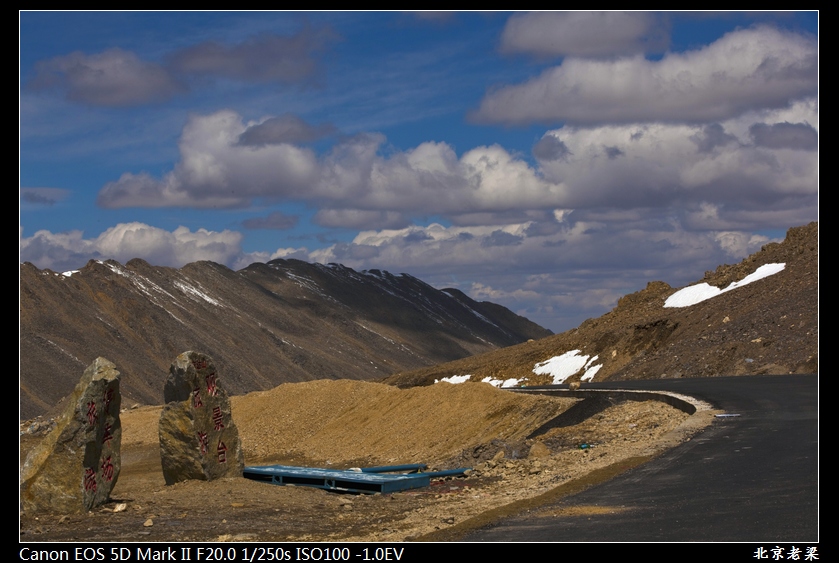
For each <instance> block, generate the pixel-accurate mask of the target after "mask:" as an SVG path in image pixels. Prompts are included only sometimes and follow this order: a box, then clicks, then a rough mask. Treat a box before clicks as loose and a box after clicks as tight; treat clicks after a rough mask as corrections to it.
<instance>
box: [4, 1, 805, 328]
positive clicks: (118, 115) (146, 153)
mask: <svg viewBox="0 0 839 563" xmlns="http://www.w3.org/2000/svg"><path fill="white" fill-rule="evenodd" d="M817 31H818V13H816V12H780V13H772V12H755V13H687V12H680V13H654V12H632V13H617V12H593V13H592V12H548V13H536V14H533V13H506V12H505V13H502V12H496V13H452V12H448V13H436V12H425V13H403V12H385V13H375V12H373V13H370V12H336V13H333V12H318V13H306V12H268V13H261V12H243V13H237V12H186V13H183V12H172V13H161V12H21V13H20V253H21V261H22V262H23V261H30V262H32V263H34V264H35V265H36V266H38V267H40V268H50V269H52V270H55V271H63V270H69V269H76V268H79V267H81V266H83V265H84V264H85V263H86V262H87V260H89V259H91V258H96V259H105V258H113V259H116V260H119V261H120V262H123V263H124V262H126V261H128V260H130V259H131V258H134V257H140V258H143V259H145V260H147V261H149V262H151V263H152V264H155V265H163V266H175V267H180V266H182V265H184V264H186V263H188V262H192V261H195V260H213V261H216V262H219V263H223V264H226V265H227V266H229V267H231V268H234V269H238V268H242V267H245V266H247V265H248V264H250V263H252V262H256V261H260V262H266V261H268V260H271V259H274V258H298V259H302V260H308V261H317V262H324V263H328V262H339V263H342V264H344V265H346V266H349V267H352V268H355V269H369V268H380V269H386V270H389V271H392V272H395V273H399V272H406V273H410V274H412V275H414V276H416V277H419V278H421V279H423V280H425V281H427V282H429V283H431V284H432V285H434V286H436V287H440V288H443V287H457V288H458V289H461V290H463V291H464V292H466V293H467V294H469V295H471V296H472V297H473V298H476V299H479V300H491V301H495V302H497V303H501V304H503V305H505V306H507V307H509V308H511V309H512V310H514V311H516V312H518V313H519V314H522V315H525V316H527V317H529V318H531V319H532V320H534V321H536V322H539V323H540V324H542V325H544V326H546V327H548V328H551V329H552V330H555V331H561V330H566V329H568V328H572V327H574V326H576V325H577V324H579V323H580V322H581V321H582V320H584V319H586V318H588V317H593V316H598V315H600V314H602V313H604V312H606V311H607V310H609V309H610V308H612V307H613V306H614V305H615V303H616V301H617V299H618V298H619V297H620V296H621V295H623V294H625V293H628V292H631V291H636V290H638V289H641V288H642V287H644V285H645V284H646V282H647V281H651V280H663V281H666V282H668V283H670V284H671V285H674V286H678V285H683V284H686V283H689V282H691V281H694V280H696V279H699V278H701V277H702V275H703V274H704V272H705V271H706V270H709V269H713V268H714V267H716V266H717V265H718V264H721V263H733V262H736V261H739V260H740V259H742V258H744V257H745V256H747V255H748V254H749V253H751V252H754V251H756V250H758V249H759V248H760V247H761V246H762V245H763V244H765V243H766V242H769V241H771V240H778V239H779V238H781V237H783V234H784V232H785V230H786V229H788V228H789V227H792V226H796V225H800V224H804V223H806V222H809V221H812V220H816V219H817V216H818V35H817Z"/></svg>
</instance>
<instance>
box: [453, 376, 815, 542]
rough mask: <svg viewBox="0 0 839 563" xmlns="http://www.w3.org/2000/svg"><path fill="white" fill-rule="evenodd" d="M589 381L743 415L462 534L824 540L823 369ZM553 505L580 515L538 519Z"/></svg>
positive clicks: (487, 537)
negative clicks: (681, 397)
mask: <svg viewBox="0 0 839 563" xmlns="http://www.w3.org/2000/svg"><path fill="white" fill-rule="evenodd" d="M587 388H595V389H647V390H666V391H674V392H677V393H683V394H685V395H691V396H693V397H696V398H698V399H702V400H704V401H706V402H708V403H711V404H712V405H714V407H716V408H719V409H723V410H725V411H726V412H727V413H737V414H740V416H739V417H732V418H718V419H715V421H714V422H713V423H712V424H711V425H710V426H709V427H707V428H706V429H705V430H703V431H701V432H700V433H698V434H696V435H695V436H694V437H693V439H692V440H690V441H688V442H685V443H683V444H680V445H679V446H677V447H675V448H673V449H671V450H669V451H667V452H665V453H664V454H662V455H661V456H659V457H658V458H656V459H654V460H652V461H650V462H649V463H647V464H645V465H642V466H639V467H636V468H634V469H632V470H629V471H627V472H626V473H624V474H622V475H619V476H618V477H616V478H614V479H612V480H611V481H608V482H605V483H602V484H600V485H596V486H594V487H591V488H590V489H588V490H586V491H583V492H581V493H578V494H576V495H572V496H569V497H566V498H564V499H561V500H559V501H557V502H556V503H554V504H551V505H546V506H544V507H542V508H541V509H540V510H538V511H533V512H530V513H525V514H520V515H518V516H515V517H512V518H509V519H506V520H502V521H500V522H498V523H496V524H494V525H493V526H491V527H487V528H483V529H479V530H476V531H474V532H472V533H470V534H469V535H467V536H465V537H463V538H461V541H504V542H508V541H562V542H569V541H579V542H595V541H596V542H609V541H616V542H625V541H747V542H774V543H778V542H817V541H818V540H819V533H818V532H819V530H818V470H819V462H818V453H819V449H818V376H817V375H789V376H741V377H717V378H707V379H706V378H702V379H666V380H646V381H622V382H614V383H600V384H590V385H588V386H587ZM603 508H605V509H607V510H605V511H604V510H602V509H603ZM560 509H562V510H560ZM568 509H573V510H568ZM599 509H601V510H599ZM546 511H551V512H553V513H554V514H557V513H559V514H563V513H572V514H582V515H578V516H556V515H550V516H539V513H543V512H546ZM602 512H606V513H602Z"/></svg>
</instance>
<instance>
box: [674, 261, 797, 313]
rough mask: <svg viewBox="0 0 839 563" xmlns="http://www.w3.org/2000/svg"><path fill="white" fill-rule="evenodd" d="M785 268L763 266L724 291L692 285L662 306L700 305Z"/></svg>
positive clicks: (710, 286)
mask: <svg viewBox="0 0 839 563" xmlns="http://www.w3.org/2000/svg"><path fill="white" fill-rule="evenodd" d="M785 267H786V264H785V263H781V264H764V265H763V266H761V267H760V268H758V269H757V270H755V271H754V273H752V274H749V275H748V276H746V277H745V278H743V279H742V280H740V281H736V282H731V284H730V285H729V286H728V287H726V288H725V289H720V288H718V287H714V286H712V285H709V284H707V283H699V284H696V285H692V286H690V287H686V288H684V289H680V290H679V291H677V292H676V293H674V294H673V295H671V296H670V297H668V298H667V301H665V302H664V306H665V307H690V306H691V305H696V304H697V303H701V302H702V301H705V300H707V299H710V298H712V297H716V296H717V295H720V294H721V293H725V292H726V291H731V290H732V289H737V288H738V287H743V286H744V285H747V284H750V283H752V282H754V281H757V280H760V279H763V278H766V277H769V276H771V275H773V274H777V273H778V272H780V271H782V270H783V269H784V268H785Z"/></svg>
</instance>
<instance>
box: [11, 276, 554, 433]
mask: <svg viewBox="0 0 839 563" xmlns="http://www.w3.org/2000/svg"><path fill="white" fill-rule="evenodd" d="M499 309H501V310H499ZM548 334H550V331H548V330H546V329H543V328H541V327H539V326H538V325H536V324H534V323H532V322H530V321H528V320H527V319H525V318H523V317H519V316H517V315H514V314H513V313H512V312H510V311H508V310H506V309H503V308H498V306H495V305H493V304H486V303H478V302H476V301H473V300H472V299H470V298H468V297H467V296H465V295H463V294H461V293H459V292H456V291H452V290H449V291H440V290H437V289H434V288H432V287H431V286H429V285H427V284H425V283H423V282H422V281H420V280H418V279H416V278H413V277H411V276H409V275H406V274H402V275H393V274H390V273H387V272H381V271H378V270H371V271H369V272H355V271H353V270H351V269H349V268H345V267H343V266H339V265H336V264H330V265H328V266H327V265H322V264H308V263H306V262H301V261H298V260H274V261H272V262H269V263H268V264H252V265H251V266H249V267H247V268H244V269H243V270H240V271H238V272H235V271H233V270H230V269H229V268H226V267H224V266H221V265H219V264H215V263H212V262H196V263H192V264H187V265H186V266H184V267H183V268H181V269H173V268H163V267H155V266H151V265H149V264H148V263H146V262H144V261H142V260H131V261H129V262H128V263H127V264H125V266H123V265H121V264H119V263H118V262H114V261H107V262H97V261H93V260H92V261H90V262H89V263H88V264H87V265H86V266H85V267H84V268H82V269H81V270H79V271H78V272H76V273H72V274H70V273H67V275H64V274H58V273H55V272H52V271H50V270H39V269H38V268H36V267H35V266H33V265H32V264H28V263H27V264H22V265H21V267H20V395H21V399H20V404H21V406H20V409H21V417H22V418H31V417H33V416H36V415H38V414H42V413H44V412H45V411H47V410H48V409H50V408H52V407H53V406H54V405H55V404H56V403H57V402H58V401H59V399H61V397H63V396H65V395H67V394H68V393H69V392H70V391H71V390H72V389H73V386H74V385H75V384H76V383H77V381H78V379H79V377H80V376H81V373H82V372H83V371H84V369H85V367H87V365H88V364H90V362H92V361H93V360H94V359H95V358H96V357H98V356H105V357H106V358H108V359H109V360H111V361H113V362H114V363H116V365H117V367H118V369H119V370H120V372H122V375H123V379H122V391H123V393H124V394H125V395H126V396H127V398H128V400H129V402H133V401H139V402H141V403H152V404H159V403H161V402H162V400H163V397H162V391H163V382H164V380H165V377H166V374H167V373H168V369H169V364H170V363H171V361H172V360H173V359H174V358H175V356H177V355H178V354H180V353H181V352H183V351H185V350H193V349H194V350H200V351H202V352H204V353H206V354H209V355H210V356H212V357H213V358H214V359H215V361H216V364H217V365H218V367H219V369H220V370H221V373H223V374H224V377H225V386H226V388H227V389H228V391H230V392H231V393H233V394H240V393H245V392H248V391H254V390H261V389H270V388H273V387H275V386H277V385H279V384H281V383H285V382H295V381H308V380H312V379H339V378H346V379H376V378H380V377H382V376H383V375H388V374H392V373H394V372H396V371H399V370H406V369H414V368H418V367H423V366H428V365H433V364H436V363H439V362H443V361H449V360H452V359H455V358H461V357H464V356H468V355H471V354H475V353H481V352H486V351H489V350H492V349H495V348H498V347H502V346H509V345H511V344H515V343H518V342H522V341H525V340H527V339H528V338H540V337H543V336H545V335H548Z"/></svg>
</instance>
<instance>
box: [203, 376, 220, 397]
mask: <svg viewBox="0 0 839 563" xmlns="http://www.w3.org/2000/svg"><path fill="white" fill-rule="evenodd" d="M204 380H205V381H206V382H207V393H209V394H210V395H212V396H213V397H215V396H216V395H218V387H216V374H215V373H211V374H210V375H208V376H207V377H205V378H204Z"/></svg>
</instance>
